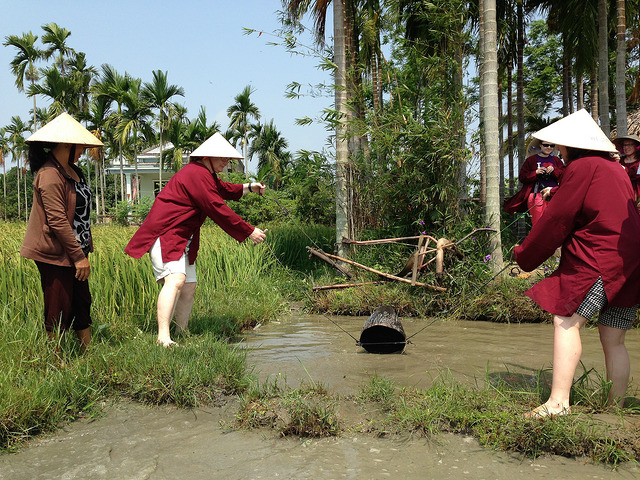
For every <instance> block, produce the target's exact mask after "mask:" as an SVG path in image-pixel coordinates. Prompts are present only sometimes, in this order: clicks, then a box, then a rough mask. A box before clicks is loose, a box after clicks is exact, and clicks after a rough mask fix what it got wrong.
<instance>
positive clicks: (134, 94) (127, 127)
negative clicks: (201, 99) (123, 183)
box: [116, 78, 153, 203]
mask: <svg viewBox="0 0 640 480" xmlns="http://www.w3.org/2000/svg"><path fill="white" fill-rule="evenodd" d="M141 84H142V80H140V79H137V78H136V79H131V81H130V83H129V89H128V90H127V91H126V92H125V95H124V97H123V102H124V107H125V109H124V111H123V112H122V113H121V114H120V116H119V118H118V122H117V127H116V135H118V136H119V137H120V141H121V142H122V143H123V144H124V143H125V142H126V140H127V139H130V140H131V144H132V145H133V165H134V168H135V182H139V178H140V177H139V176H138V133H142V135H143V137H144V138H151V137H153V128H152V127H151V124H150V123H149V119H150V118H151V117H152V115H153V113H152V111H151V106H150V105H149V103H148V102H147V101H146V100H145V98H144V97H143V96H142V88H141ZM139 199H140V188H139V185H137V188H136V190H135V196H134V198H132V201H133V202H134V203H137V202H138V201H139Z"/></svg>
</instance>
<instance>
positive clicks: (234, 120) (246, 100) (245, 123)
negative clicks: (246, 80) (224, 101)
mask: <svg viewBox="0 0 640 480" xmlns="http://www.w3.org/2000/svg"><path fill="white" fill-rule="evenodd" d="M253 92H254V90H253V89H252V88H251V86H250V85H247V86H246V87H244V89H243V90H242V92H240V93H239V94H238V95H236V96H235V98H234V101H235V103H234V104H233V105H231V106H230V107H229V108H227V116H228V117H229V118H230V119H231V123H230V125H229V128H230V129H231V130H233V131H235V132H237V137H239V138H240V139H241V142H242V156H243V157H244V158H245V159H246V158H247V150H248V146H249V145H248V143H249V139H248V132H249V127H250V123H249V119H250V118H253V119H254V120H259V119H260V110H259V109H258V107H257V106H256V105H255V103H253V102H252V101H251V94H252V93H253ZM234 171H236V172H240V173H244V171H245V165H244V163H243V162H242V159H238V163H237V164H235V168H234Z"/></svg>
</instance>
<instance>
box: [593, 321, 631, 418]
mask: <svg viewBox="0 0 640 480" xmlns="http://www.w3.org/2000/svg"><path fill="white" fill-rule="evenodd" d="M598 332H599V333H600V343H601V344H602V349H603V350H604V360H605V364H606V367H607V381H609V382H611V392H609V402H611V403H614V404H616V405H617V406H618V407H620V408H622V406H623V404H624V395H625V393H626V391H627V385H628V384H629V375H630V373H631V363H630V361H629V353H628V352H627V347H625V345H624V337H625V334H626V333H627V331H626V330H622V329H620V328H613V327H607V326H605V325H598Z"/></svg>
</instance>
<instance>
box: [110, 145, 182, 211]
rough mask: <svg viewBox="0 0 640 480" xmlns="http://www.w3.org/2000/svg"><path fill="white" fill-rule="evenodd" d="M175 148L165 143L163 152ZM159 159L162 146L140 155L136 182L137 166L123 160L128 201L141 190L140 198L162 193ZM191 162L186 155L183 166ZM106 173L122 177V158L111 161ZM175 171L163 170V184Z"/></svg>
mask: <svg viewBox="0 0 640 480" xmlns="http://www.w3.org/2000/svg"><path fill="white" fill-rule="evenodd" d="M171 148H173V145H172V144H171V143H165V144H163V146H162V151H163V152H166V151H167V150H169V149H171ZM159 159H160V146H159V145H158V146H155V147H152V148H148V149H146V150H144V151H142V152H140V153H138V160H137V164H138V172H137V173H138V178H137V180H136V166H135V165H134V164H133V163H131V164H130V163H128V161H127V159H125V158H123V166H122V171H123V172H124V176H125V182H126V194H127V200H129V201H131V200H132V199H133V197H134V196H135V194H136V190H137V189H140V198H143V197H151V198H155V196H156V195H157V194H158V192H159V191H160V184H159V182H160V178H159ZM188 161H189V159H188V157H187V156H186V155H183V157H182V163H183V165H184V164H186V163H187V162H188ZM105 172H106V173H109V174H114V175H120V158H115V159H113V160H111V162H110V163H109V165H108V166H107V167H106V169H105ZM173 174H174V172H173V170H167V169H166V168H163V169H162V184H163V185H166V183H167V182H168V181H169V179H170V178H171V177H172V176H173Z"/></svg>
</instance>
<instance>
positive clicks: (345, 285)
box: [312, 282, 385, 292]
mask: <svg viewBox="0 0 640 480" xmlns="http://www.w3.org/2000/svg"><path fill="white" fill-rule="evenodd" d="M380 283H385V282H360V283H339V284H336V285H323V286H318V287H313V288H312V290H313V291H314V292H318V291H320V290H337V289H340V288H350V287H362V286H364V285H378V284H380Z"/></svg>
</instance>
